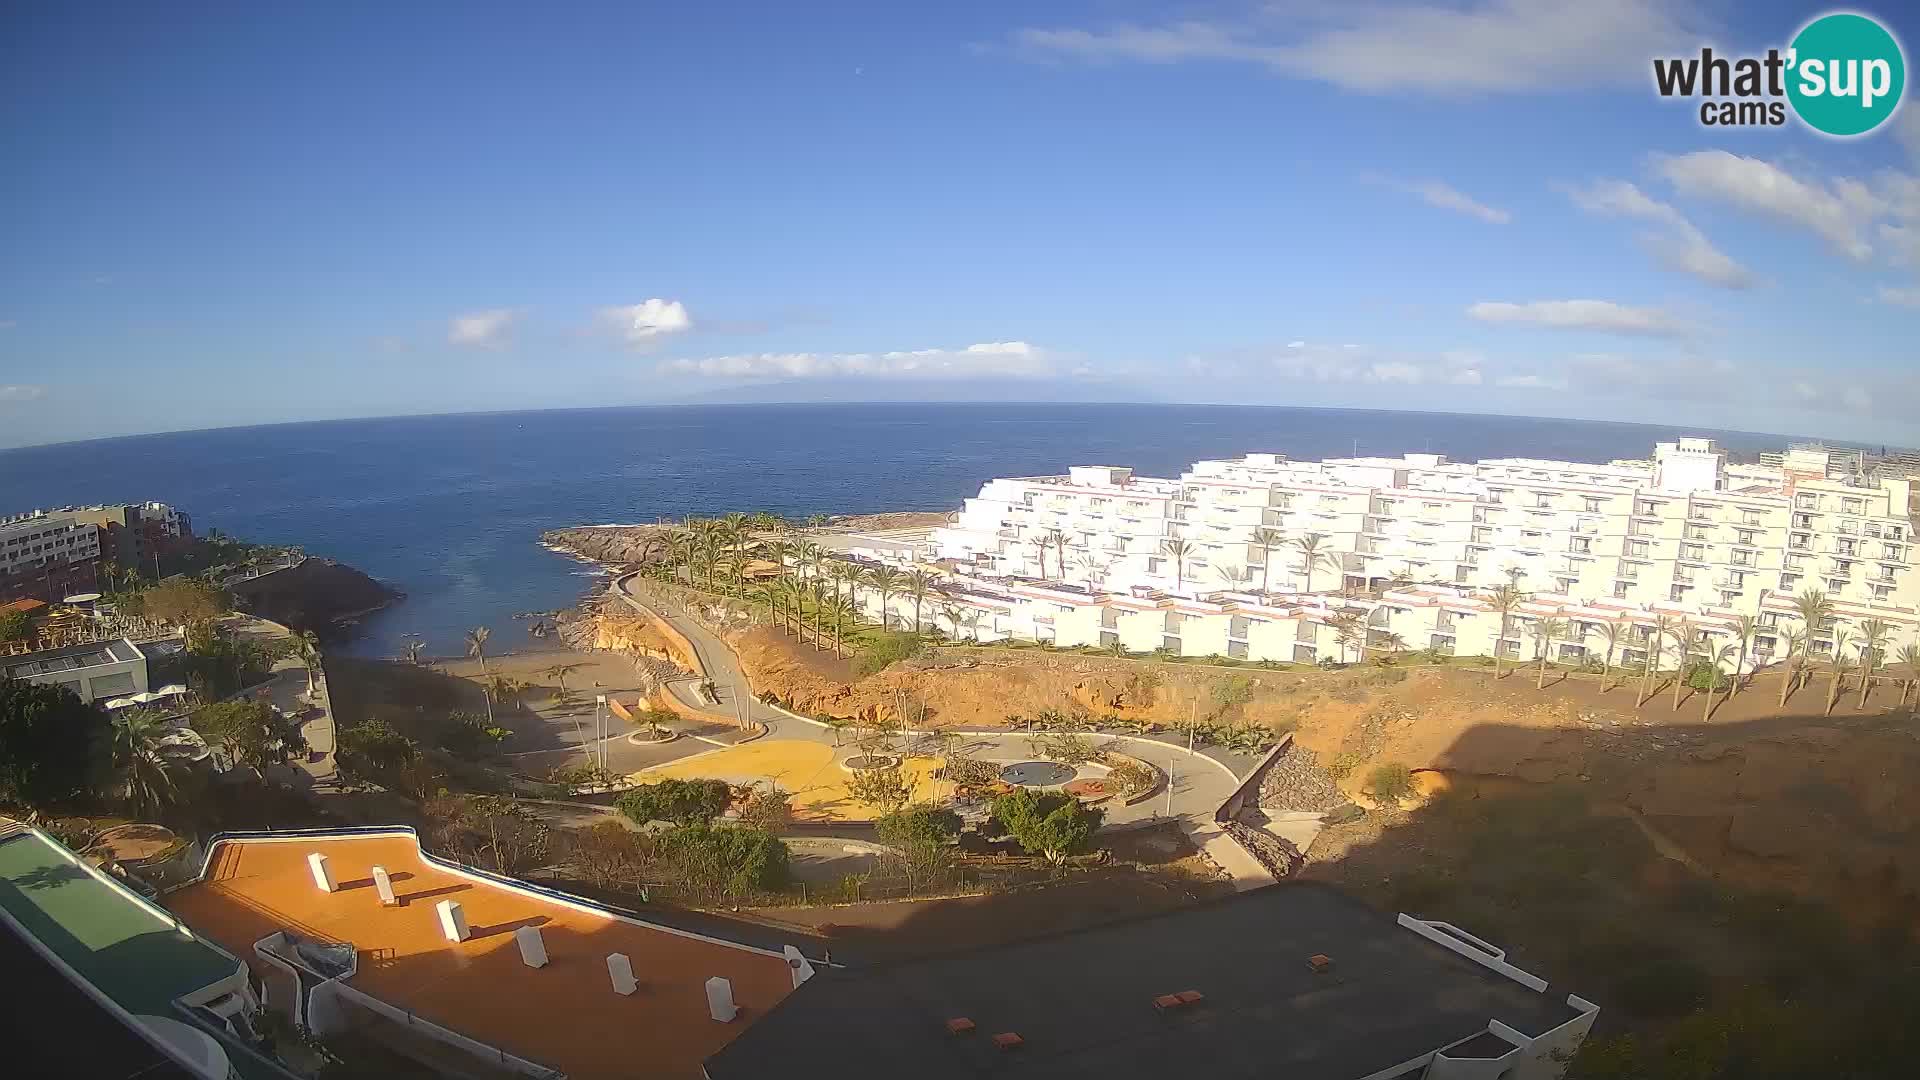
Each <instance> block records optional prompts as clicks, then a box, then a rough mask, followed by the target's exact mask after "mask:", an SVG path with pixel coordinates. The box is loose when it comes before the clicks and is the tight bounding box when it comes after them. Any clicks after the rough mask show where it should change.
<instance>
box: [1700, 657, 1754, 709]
mask: <svg viewBox="0 0 1920 1080" xmlns="http://www.w3.org/2000/svg"><path fill="white" fill-rule="evenodd" d="M1745 652H1746V646H1745V645H1744V644H1733V643H1728V644H1726V645H1722V646H1720V648H1719V651H1717V652H1714V653H1711V654H1710V655H1709V656H1708V657H1707V662H1708V663H1710V664H1712V665H1713V670H1712V671H1711V672H1709V673H1708V678H1707V704H1706V707H1705V711H1704V712H1702V713H1701V714H1700V722H1701V723H1705V722H1707V721H1708V720H1711V719H1713V691H1714V688H1715V687H1717V686H1719V685H1720V664H1721V663H1722V662H1723V661H1725V660H1728V659H1730V658H1735V657H1739V656H1742V655H1744V654H1745ZM1734 662H1735V663H1736V664H1738V663H1739V661H1738V660H1737V659H1736V660H1735V661H1734ZM1739 672H1740V669H1739V668H1738V667H1735V668H1734V676H1735V677H1734V679H1733V680H1731V681H1730V682H1729V683H1728V686H1727V696H1728V697H1732V696H1733V687H1734V686H1736V685H1738V684H1739Z"/></svg>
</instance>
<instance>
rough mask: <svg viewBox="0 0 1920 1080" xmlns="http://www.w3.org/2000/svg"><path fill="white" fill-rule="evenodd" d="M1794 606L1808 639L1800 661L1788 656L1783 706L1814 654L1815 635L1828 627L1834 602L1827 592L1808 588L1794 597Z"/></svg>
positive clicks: (1781, 702)
mask: <svg viewBox="0 0 1920 1080" xmlns="http://www.w3.org/2000/svg"><path fill="white" fill-rule="evenodd" d="M1793 607H1794V611H1795V613H1796V614H1797V615H1799V616H1800V623H1801V626H1800V630H1801V632H1802V633H1804V634H1805V635H1806V638H1807V641H1806V644H1805V646H1803V647H1802V648H1801V650H1800V659H1799V662H1798V663H1795V662H1794V661H1793V656H1792V655H1791V654H1789V655H1788V657H1787V660H1788V668H1787V673H1786V676H1785V678H1783V679H1782V680H1781V682H1780V707H1781V708H1785V707H1786V704H1787V697H1788V695H1790V694H1792V693H1793V687H1794V683H1795V682H1796V681H1798V678H1799V675H1800V672H1801V671H1802V670H1804V669H1805V668H1806V666H1807V660H1808V658H1810V657H1811V656H1812V655H1813V636H1814V635H1815V634H1818V633H1819V632H1820V631H1821V630H1823V629H1825V628H1826V621H1827V619H1829V618H1831V617H1832V615H1833V602H1832V601H1831V600H1828V599H1827V594H1826V593H1824V592H1821V591H1820V590H1819V589H1807V590H1806V591H1804V592H1802V593H1801V594H1800V595H1798V596H1796V597H1794V598H1793Z"/></svg>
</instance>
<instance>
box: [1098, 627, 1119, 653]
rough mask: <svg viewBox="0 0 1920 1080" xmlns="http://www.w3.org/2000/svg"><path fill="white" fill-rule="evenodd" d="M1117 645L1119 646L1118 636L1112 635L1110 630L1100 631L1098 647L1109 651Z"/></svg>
mask: <svg viewBox="0 0 1920 1080" xmlns="http://www.w3.org/2000/svg"><path fill="white" fill-rule="evenodd" d="M1118 644H1120V635H1119V634H1117V633H1114V632H1113V631H1111V630H1102V631H1100V647H1101V648H1103V649H1111V648H1113V647H1114V646H1116V645H1118Z"/></svg>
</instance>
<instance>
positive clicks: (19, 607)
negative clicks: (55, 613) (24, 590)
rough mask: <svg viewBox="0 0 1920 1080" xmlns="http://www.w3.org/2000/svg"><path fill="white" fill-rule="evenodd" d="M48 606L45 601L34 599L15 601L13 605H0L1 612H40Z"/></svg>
mask: <svg viewBox="0 0 1920 1080" xmlns="http://www.w3.org/2000/svg"><path fill="white" fill-rule="evenodd" d="M46 606H47V602H46V601H45V600H35V599H33V598H32V597H28V598H27V599H25V600H15V601H14V602H13V603H11V604H0V611H38V610H40V609H41V608H43V607H46Z"/></svg>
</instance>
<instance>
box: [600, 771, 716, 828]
mask: <svg viewBox="0 0 1920 1080" xmlns="http://www.w3.org/2000/svg"><path fill="white" fill-rule="evenodd" d="M732 801H733V789H732V788H731V787H729V786H728V785H727V782H726V781H725V780H678V779H670V780H662V781H660V782H659V783H655V784H642V785H640V786H639V787H637V788H634V789H633V790H632V791H629V792H627V793H626V794H624V795H622V796H620V798H619V799H618V800H616V801H615V802H614V806H615V807H616V808H618V809H619V811H620V812H621V813H622V814H625V815H626V816H627V817H628V818H630V819H632V820H633V821H636V822H638V823H640V824H642V825H645V824H646V823H648V822H650V821H670V822H672V823H674V824H675V825H681V826H688V825H704V824H706V823H707V822H710V821H712V820H713V819H714V818H717V817H719V816H720V815H721V814H724V813H726V812H727V805H728V804H729V803H731V802H732Z"/></svg>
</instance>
